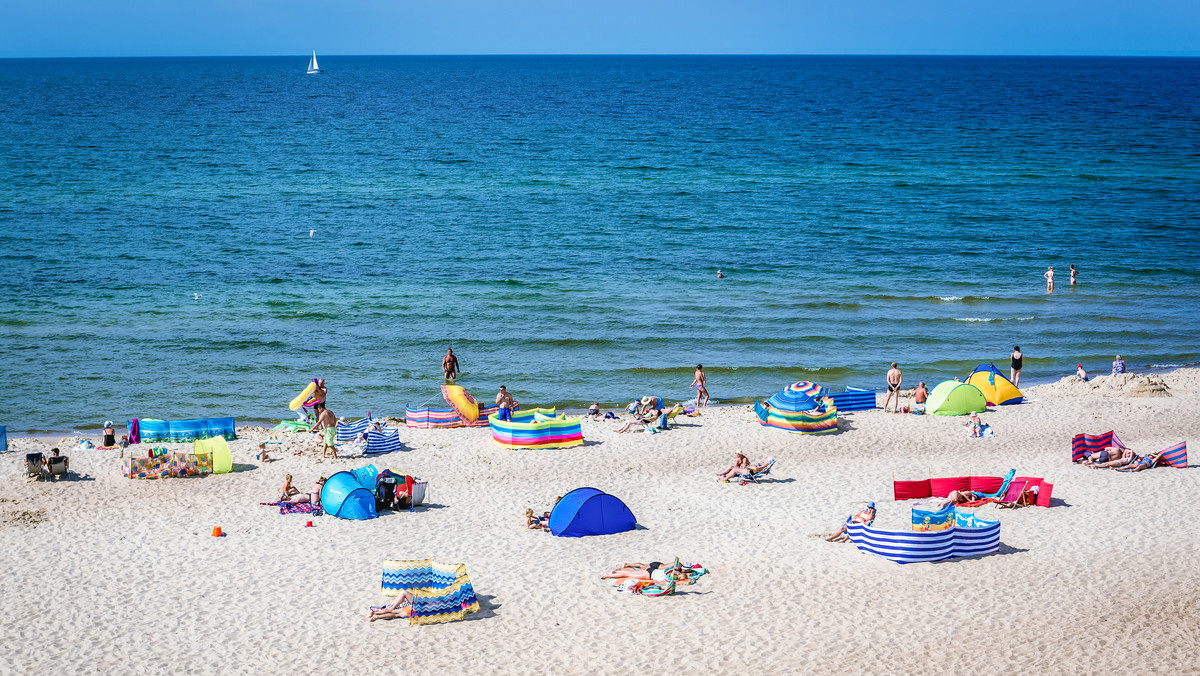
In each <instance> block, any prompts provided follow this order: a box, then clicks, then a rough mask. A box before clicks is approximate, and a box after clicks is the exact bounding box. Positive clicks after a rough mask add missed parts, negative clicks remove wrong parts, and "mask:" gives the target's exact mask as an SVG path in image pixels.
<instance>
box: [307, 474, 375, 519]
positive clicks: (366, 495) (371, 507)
mask: <svg viewBox="0 0 1200 676" xmlns="http://www.w3.org/2000/svg"><path fill="white" fill-rule="evenodd" d="M377 474H379V470H377V469H375V465H367V466H366V467H359V468H358V469H356V470H353V471H349V472H338V473H337V474H334V475H333V476H331V477H329V478H328V479H326V480H325V487H324V488H322V489H321V508H322V509H324V510H325V513H326V514H329V515H332V516H336V517H338V518H340V519H360V520H361V519H374V518H375V517H377V516H379V512H377V511H375V476H376V475H377Z"/></svg>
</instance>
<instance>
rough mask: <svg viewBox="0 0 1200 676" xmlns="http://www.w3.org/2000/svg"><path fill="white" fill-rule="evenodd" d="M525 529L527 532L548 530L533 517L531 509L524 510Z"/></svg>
mask: <svg viewBox="0 0 1200 676" xmlns="http://www.w3.org/2000/svg"><path fill="white" fill-rule="evenodd" d="M525 528H527V529H529V530H548V529H547V528H546V525H545V524H543V523H542V520H541V519H539V518H537V517H536V516H534V515H533V508H532V507H526V508H525Z"/></svg>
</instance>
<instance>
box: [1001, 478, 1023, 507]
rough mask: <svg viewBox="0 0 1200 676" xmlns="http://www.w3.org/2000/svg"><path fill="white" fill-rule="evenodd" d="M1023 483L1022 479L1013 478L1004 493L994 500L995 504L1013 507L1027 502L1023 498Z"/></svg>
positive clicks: (1021, 505)
mask: <svg viewBox="0 0 1200 676" xmlns="http://www.w3.org/2000/svg"><path fill="white" fill-rule="evenodd" d="M1025 485H1026V484H1025V482H1024V481H1016V480H1013V481H1012V482H1011V483H1009V484H1008V490H1007V491H1005V493H1004V495H1003V496H1002V497H1000V498H998V499H997V500H996V506H997V507H1006V508H1012V509H1015V508H1017V507H1024V506H1025V505H1027V504H1029V503H1028V502H1026V500H1025Z"/></svg>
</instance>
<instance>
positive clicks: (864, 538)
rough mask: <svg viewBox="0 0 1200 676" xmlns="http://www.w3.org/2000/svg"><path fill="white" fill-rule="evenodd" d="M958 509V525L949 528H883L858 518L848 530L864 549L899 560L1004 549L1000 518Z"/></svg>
mask: <svg viewBox="0 0 1200 676" xmlns="http://www.w3.org/2000/svg"><path fill="white" fill-rule="evenodd" d="M949 509H954V508H953V507H950V508H949ZM954 512H955V520H954V525H953V526H950V527H949V528H947V529H945V530H933V531H903V530H900V531H897V530H883V529H881V528H874V527H872V526H867V525H864V524H861V523H858V522H854V523H851V524H848V526H847V528H846V532H847V533H848V534H849V535H850V540H851V541H852V542H854V544H855V545H857V546H858V548H859V549H861V550H862V551H864V552H867V553H869V554H875V555H877V556H882V557H883V558H885V559H889V560H891V561H895V562H896V563H919V562H925V561H942V560H945V559H953V558H956V557H959V556H977V555H979V554H990V553H992V552H995V551H998V550H999V549H1000V522H999V521H985V520H983V519H980V518H979V517H977V516H975V515H973V514H969V513H960V512H958V510H957V509H954Z"/></svg>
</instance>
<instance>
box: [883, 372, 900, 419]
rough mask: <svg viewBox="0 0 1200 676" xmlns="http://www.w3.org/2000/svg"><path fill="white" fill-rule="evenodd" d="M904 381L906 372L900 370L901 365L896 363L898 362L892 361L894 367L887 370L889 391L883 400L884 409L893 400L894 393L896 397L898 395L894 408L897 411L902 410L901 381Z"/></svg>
mask: <svg viewBox="0 0 1200 676" xmlns="http://www.w3.org/2000/svg"><path fill="white" fill-rule="evenodd" d="M903 382H904V374H903V373H901V372H900V367H899V366H897V365H896V362H892V368H891V369H890V370H889V371H888V372H887V387H888V391H887V397H885V398H884V400H883V410H885V411H886V410H887V408H888V402H890V401H891V400H892V396H893V395H895V397H896V403H895V404H894V406H895V409H894V410H896V411H899V410H900V383H903Z"/></svg>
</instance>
